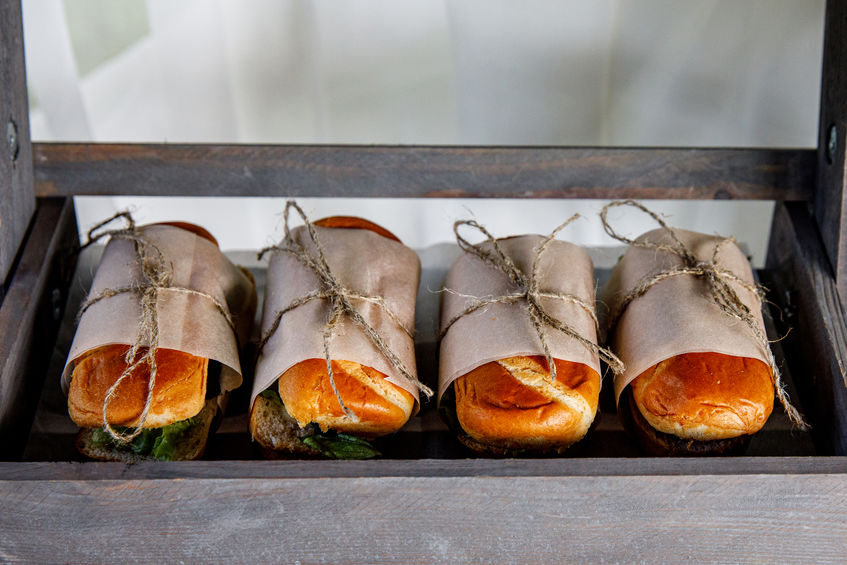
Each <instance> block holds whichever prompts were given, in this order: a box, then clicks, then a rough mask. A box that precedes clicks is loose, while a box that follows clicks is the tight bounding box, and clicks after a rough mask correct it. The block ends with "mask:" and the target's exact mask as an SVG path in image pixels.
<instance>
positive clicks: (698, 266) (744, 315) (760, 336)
mask: <svg viewBox="0 0 847 565" xmlns="http://www.w3.org/2000/svg"><path fill="white" fill-rule="evenodd" d="M618 206H632V207H634V208H638V209H639V210H641V211H642V212H644V213H645V214H647V215H648V216H650V217H651V218H653V220H655V221H656V223H658V224H659V225H660V226H661V227H662V229H663V230H664V232H665V233H666V234H667V235H668V237H670V238H671V240H672V242H673V243H671V244H664V243H662V244H660V243H652V242H649V241H636V240H633V239H629V238H627V237H624V236H622V235H620V234H618V233H617V232H615V230H614V229H613V228H612V226H611V225H610V224H609V222H608V219H607V215H608V212H609V210H611V209H612V208H615V207H618ZM600 220H601V221H602V223H603V229H604V230H606V233H607V234H609V236H611V237H612V238H613V239H616V240H618V241H620V242H622V243H626V244H627V245H631V246H633V247H640V248H642V249H652V250H655V251H663V252H665V253H670V254H672V255H676V256H677V257H679V258H680V259H681V260H682V263H683V264H682V266H680V267H672V268H670V269H666V270H664V271H660V272H658V273H654V274H652V275H648V276H646V277H644V278H643V279H641V281H639V283H638V284H636V285H635V287H634V288H632V289H631V290H630V291H629V292H627V293H626V294H625V295H624V296H623V298H622V299H621V300H620V302H619V303H618V304H617V307H616V308H615V309H614V310H613V311H612V312H610V315H609V320H608V324H607V325H606V328H605V330H606V332H605V333H606V334H608V332H609V331H611V329H612V328H614V327H615V325H616V324H617V322H618V320H619V319H620V317H621V316H622V315H623V313H624V311H625V310H626V308H627V306H628V305H629V304H630V303H631V302H632V301H633V300H635V299H637V298H638V297H640V296H642V295H644V294H645V293H646V292H647V291H648V290H650V289H651V288H652V287H653V286H654V285H656V284H658V283H660V282H662V281H663V280H666V279H669V278H672V277H678V276H693V277H697V278H700V279H702V280H704V281H705V282H706V284H707V285H708V288H709V292H710V295H711V298H712V300H713V301H714V303H715V304H716V305H717V307H718V308H719V309H720V311H721V312H723V313H724V314H726V315H727V316H729V317H731V318H734V319H736V320H740V321H741V322H742V323H743V324H744V325H745V326H746V327H747V329H749V330H750V333H752V334H753V337H754V338H755V339H756V343H757V345H758V346H759V348H760V349H761V350H762V353H764V355H765V360H766V363H767V365H768V367H769V368H770V370H771V380H772V381H773V385H774V389H775V390H776V396H777V398H778V399H779V402H780V403H781V404H782V406H783V408H785V412H786V414H788V417H789V419H790V420H791V422H792V423H794V424H795V425H796V426H797V427H798V428H800V429H801V430H807V429H809V425H808V424H807V423H806V421H805V420H804V419H803V416H802V415H801V414H800V413H799V412H798V411H797V409H796V408H794V406H793V405H792V404H791V401H790V399H789V398H788V393H787V392H786V390H785V385H784V383H783V382H782V379H781V378H780V372H779V369H778V368H777V365H776V359H775V358H774V356H773V352H772V351H771V348H770V342H769V341H768V338H767V336H766V335H765V333H764V332H763V331H762V330H761V329H760V328H759V325H758V324H757V323H756V317H755V316H754V315H753V312H752V311H751V310H750V308H749V307H748V306H747V305H746V304H744V303H743V302H742V301H741V298H740V297H739V296H738V293H737V292H736V290H735V289H734V288H733V287H732V284H731V283H735V284H737V285H739V286H741V287H742V288H744V289H746V290H748V291H750V292H751V293H752V294H753V295H754V296H755V297H756V298H757V299H758V300H759V301H760V302H761V301H762V300H763V299H764V296H765V289H764V288H763V287H762V286H761V285H758V284H751V283H748V282H747V281H745V280H743V279H741V278H740V277H738V276H737V275H736V274H735V273H733V272H732V271H729V270H727V269H724V268H723V267H721V266H720V265H719V264H718V254H719V253H720V251H721V249H722V248H723V246H724V245H726V244H727V243H735V238H733V237H726V238H722V239H720V241H718V243H717V244H716V245H715V248H714V250H713V252H712V257H711V259H710V260H708V261H700V260H699V259H697V257H696V256H695V255H694V254H693V253H692V252H691V250H690V249H689V248H688V247H687V246H686V245H685V244H684V243H683V242H682V241H681V240H680V239H679V238H678V237H677V236H676V234H675V233H674V231H673V229H671V228H670V227H669V226H668V225H667V224H666V223H665V221H664V220H662V218H661V217H659V215H658V214H656V213H654V212H653V211H651V210H649V209H648V208H647V207H645V206H644V205H642V204H641V203H639V202H636V201H634V200H619V201H615V202H611V203H609V204H607V205H606V206H604V207H603V209H602V210H601V211H600Z"/></svg>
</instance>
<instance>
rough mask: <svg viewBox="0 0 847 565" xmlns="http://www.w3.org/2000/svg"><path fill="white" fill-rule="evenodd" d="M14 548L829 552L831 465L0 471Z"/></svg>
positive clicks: (53, 552)
mask: <svg viewBox="0 0 847 565" xmlns="http://www.w3.org/2000/svg"><path fill="white" fill-rule="evenodd" d="M0 551H2V553H0V558H2V559H3V560H4V561H12V562H14V561H22V562H37V563H40V562H53V561H56V560H61V561H63V562H74V563H89V562H98V563H102V562H110V563H121V562H129V561H132V562H150V563H160V562H161V563H177V562H191V563H195V562H203V563H246V562H249V563H264V562H269V561H281V562H286V563H299V562H302V563H353V562H357V563H421V562H437V563H442V562H448V561H449V562H462V563H490V562H498V563H499V562H518V563H557V562H563V561H568V562H575V563H587V562H600V561H601V560H602V561H609V562H625V563H630V562H643V563H659V562H682V561H694V562H732V563H769V562H780V563H800V562H814V563H843V560H844V556H845V554H847V481H846V480H845V477H844V476H843V475H812V476H809V475H800V476H798V475H790V474H789V475H742V476H727V475H723V476H714V475H701V476H664V477H656V476H635V477H607V476H595V477H524V478H510V477H456V478H450V479H444V478H437V477H387V478H378V479H373V478H337V479H333V480H326V479H322V478H320V479H284V478H262V479H208V480H196V479H188V480H179V479H173V480H127V481H105V482H104V481H98V482H91V481H33V482H28V483H25V484H24V483H20V482H17V481H3V482H0Z"/></svg>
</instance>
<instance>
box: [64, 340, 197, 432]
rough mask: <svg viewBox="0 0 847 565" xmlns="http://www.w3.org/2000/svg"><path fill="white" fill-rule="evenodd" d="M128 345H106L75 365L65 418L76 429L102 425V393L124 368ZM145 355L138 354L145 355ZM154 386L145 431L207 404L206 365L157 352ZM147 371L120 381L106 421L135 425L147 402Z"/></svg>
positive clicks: (169, 352) (181, 355) (144, 368)
mask: <svg viewBox="0 0 847 565" xmlns="http://www.w3.org/2000/svg"><path fill="white" fill-rule="evenodd" d="M128 350H129V346H128V345H105V346H103V347H99V348H97V349H94V350H92V351H89V352H88V353H86V354H85V355H83V356H82V357H81V358H80V359H78V360H77V361H76V363H75V365H74V370H73V374H72V376H71V384H70V388H69V390H68V413H69V414H70V416H71V419H72V420H73V421H74V422H75V423H76V424H77V425H78V426H80V427H83V428H97V427H100V426H103V425H104V424H105V422H103V402H104V401H105V398H106V392H107V391H108V390H109V388H110V387H111V386H112V385H114V384H115V382H116V381H117V380H118V378H119V377H120V376H121V374H122V373H123V372H124V370H125V369H126V367H127V363H126V359H125V357H126V353H127V351H128ZM143 354H144V350H143V349H142V350H139V355H143ZM156 366H157V373H156V383H155V385H154V387H153V397H152V399H151V404H150V410H149V412H148V413H147V419H146V420H144V422H143V423H142V424H141V427H143V428H161V427H162V426H166V425H168V424H172V423H174V422H177V421H179V420H184V419H186V418H190V417H192V416H194V415H196V414H197V413H198V412H200V410H201V409H202V408H203V404H205V402H206V378H207V376H208V370H209V360H208V359H203V358H201V357H195V356H194V355H189V354H188V353H183V352H181V351H174V350H172V349H158V350H157V351H156ZM149 381H150V366H149V365H148V364H147V363H141V364H140V365H139V366H138V367H136V368H135V370H134V371H133V372H132V374H131V376H130V377H128V378H126V379H124V380H123V381H122V382H121V384H120V385H118V388H117V390H116V392H115V395H114V396H113V397H112V399H111V400H110V401H109V407H108V411H107V413H106V417H107V418H108V419H109V424H111V425H113V426H136V425H138V418H139V417H140V416H141V412H142V410H144V404H145V403H146V402H147V387H148V383H149Z"/></svg>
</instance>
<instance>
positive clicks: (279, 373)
mask: <svg viewBox="0 0 847 565" xmlns="http://www.w3.org/2000/svg"><path fill="white" fill-rule="evenodd" d="M291 209H295V210H296V211H297V212H298V213H299V214H300V215H301V217H302V218H303V220H304V221H306V225H304V226H300V227H298V228H296V229H293V230H289V229H288V213H289V211H290V210H291ZM272 251H273V255H272V256H271V259H270V263H269V265H268V277H267V292H266V295H265V303H264V309H263V313H262V333H263V338H262V343H261V346H260V355H259V359H258V362H257V366H256V378H255V382H254V388H253V396H252V399H251V411H250V433H251V434H252V436H253V439H254V440H255V441H256V442H257V443H258V445H259V446H260V447H261V448H262V451H263V453H264V455H265V456H268V457H276V456H280V455H295V456H307V457H329V458H340V459H363V458H370V457H374V456H377V455H379V452H378V450H377V449H376V448H375V447H374V446H373V445H372V443H371V440H373V439H374V438H377V437H379V436H384V435H386V434H390V433H393V432H395V431H397V430H399V429H400V428H401V427H402V426H403V425H404V424H405V423H406V422H407V421H408V420H409V418H410V417H411V416H412V415H414V413H415V412H416V411H417V409H418V391H419V389H420V390H424V389H425V387H423V386H422V385H421V384H420V383H419V382H418V381H417V378H416V373H415V355H414V340H413V337H412V335H413V333H412V332H413V328H414V312H415V301H416V297H417V291H418V283H419V279H420V262H419V260H418V257H417V254H416V253H415V252H414V251H412V250H411V249H409V248H408V247H406V246H405V245H403V244H402V243H401V242H400V241H399V240H398V239H397V237H395V236H394V235H393V234H391V233H390V232H389V231H387V230H386V229H384V228H382V227H380V226H378V225H376V224H374V223H372V222H369V221H367V220H363V219H361V218H351V217H339V216H336V217H331V218H326V219H323V220H318V221H316V222H314V223H313V224H311V223H309V222H308V220H307V219H306V217H305V214H304V213H303V212H302V210H300V208H299V207H297V205H296V204H294V203H293V202H289V203H288V205H287V206H286V237H285V240H284V241H283V242H282V244H281V245H280V246H278V247H275V248H272ZM427 390H428V389H427Z"/></svg>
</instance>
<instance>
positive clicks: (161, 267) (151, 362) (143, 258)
mask: <svg viewBox="0 0 847 565" xmlns="http://www.w3.org/2000/svg"><path fill="white" fill-rule="evenodd" d="M119 218H123V219H124V220H126V223H127V227H125V228H122V229H114V230H104V231H102V232H100V233H97V231H98V230H100V229H101V228H104V227H105V226H107V225H109V224H110V223H112V222H113V221H115V220H117V219H119ZM104 237H109V238H110V239H126V240H129V241H132V242H133V244H134V249H135V257H136V264H137V265H138V267H139V269H140V271H141V280H139V281H138V282H136V283H134V284H131V285H129V286H125V287H121V288H106V289H104V290H103V291H102V292H101V293H100V294H98V295H96V296H89V297H88V298H87V299H86V300H85V302H84V303H83V304H82V306H81V307H80V310H79V313H78V314H77V322H78V321H79V320H80V318H82V315H83V314H85V312H86V310H88V309H89V308H90V307H91V306H93V305H94V304H96V303H98V302H100V301H101V300H105V299H107V298H112V297H114V296H117V295H119V294H125V293H132V294H136V295H138V297H139V306H140V307H141V316H140V318H139V322H138V337H137V338H136V340H135V342H134V343H133V344H132V346H131V347H130V348H129V350H128V351H127V353H126V356H125V357H124V361H125V362H126V365H127V367H126V369H124V371H123V372H122V373H121V375H120V377H118V379H117V380H116V381H115V382H114V383H113V384H112V386H110V387H109V389H108V390H107V391H106V397H105V399H104V401H103V424H104V427H105V428H106V431H107V432H108V433H109V435H110V436H111V437H112V439H114V440H115V441H118V442H120V443H129V442H130V441H132V440H133V439H134V438H136V437H137V436H138V435H139V434H141V432H142V429H143V428H142V426H143V425H144V421H145V420H146V419H147V414H148V413H149V412H150V407H151V405H152V404H153V389H154V387H155V385H156V375H157V366H156V352H157V351H158V349H159V320H158V311H157V307H156V304H157V302H158V298H159V293H161V292H173V293H178V294H187V295H188V294H190V295H195V296H201V297H203V298H204V299H206V300H209V301H211V302H212V303H213V304H214V305H215V307H216V309H217V310H218V312H220V314H221V316H223V318H224V320H226V323H227V325H228V326H229V327H230V329H231V330H232V332H233V335H235V338H236V343H237V340H238V333H237V332H236V329H235V324H234V323H233V321H232V316H231V315H230V313H229V309H228V308H227V307H226V306H225V305H224V304H222V303H221V302H220V301H219V300H218V299H217V298H215V297H214V296H212V295H211V294H207V293H205V292H201V291H199V290H194V289H192V288H185V287H181V286H174V285H172V284H171V280H172V278H173V265H172V264H171V263H170V262H168V261H166V260H165V257H164V255H163V253H162V251H161V249H159V247H158V246H157V245H155V244H154V243H152V242H151V241H149V240H147V239H145V238H144V237H142V236H141V235H140V234H139V232H138V230H137V229H136V227H135V221H134V220H133V218H132V215H131V214H130V213H129V212H126V211H124V212H118V213H117V214H115V215H114V216H112V217H111V218H109V219H107V220H104V221H102V222H100V223H99V224H97V225H96V226H94V227H93V228H91V229H90V230H88V234H87V238H86V242H85V244H83V245H82V246H80V248H79V251H82V250H83V249H85V248H86V247H89V246H90V245H93V244H94V243H96V242H98V241H100V240H101V239H103V238H104ZM145 347H146V350H145V351H144V352H143V353H141V354H139V353H140V351H141V349H143V348H145ZM145 363H146V364H147V365H148V366H149V368H150V379H149V381H148V383H147V396H146V398H145V400H144V408H143V409H142V411H141V415H140V416H139V418H138V423H137V424H136V425H135V426H134V427H133V429H132V431H130V432H128V433H121V432H118V431H117V430H115V429H114V428H113V427H112V426H111V424H110V423H109V420H108V419H107V417H106V413H107V411H108V408H109V404H110V403H111V402H112V400H113V399H114V398H115V396H117V390H118V387H119V386H120V384H121V383H122V382H123V381H124V380H126V379H128V378H130V377H131V376H132V373H133V372H134V371H135V369H136V368H138V367H140V366H141V365H143V364H145Z"/></svg>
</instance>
